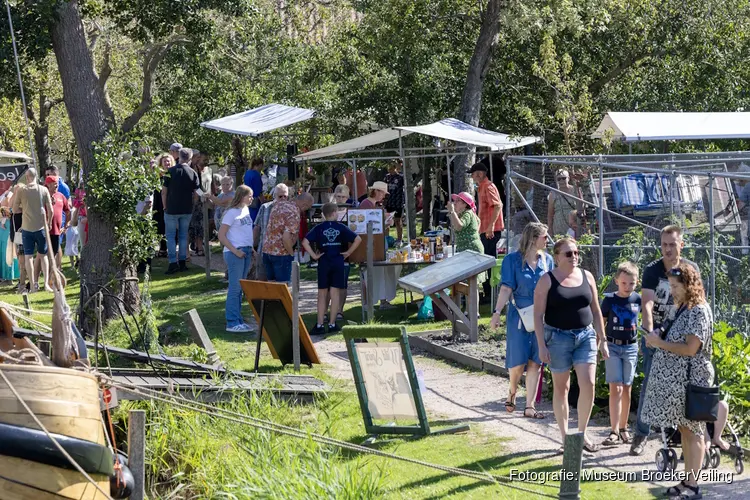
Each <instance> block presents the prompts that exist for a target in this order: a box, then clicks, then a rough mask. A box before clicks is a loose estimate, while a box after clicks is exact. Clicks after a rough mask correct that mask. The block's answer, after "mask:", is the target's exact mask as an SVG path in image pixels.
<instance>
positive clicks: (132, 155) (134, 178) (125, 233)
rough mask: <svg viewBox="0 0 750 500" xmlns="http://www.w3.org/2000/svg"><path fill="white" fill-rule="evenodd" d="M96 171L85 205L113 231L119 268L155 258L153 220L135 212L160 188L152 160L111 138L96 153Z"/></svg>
mask: <svg viewBox="0 0 750 500" xmlns="http://www.w3.org/2000/svg"><path fill="white" fill-rule="evenodd" d="M94 151H95V152H94V154H95V158H96V166H95V168H94V169H93V170H92V171H91V172H89V176H88V179H87V182H86V203H87V204H88V206H89V207H90V208H92V209H94V210H96V211H97V212H98V213H99V214H101V216H103V217H104V218H106V220H107V221H109V222H111V223H112V225H113V227H114V234H115V245H114V248H112V257H113V258H114V259H115V260H116V261H117V262H118V263H119V264H138V263H139V262H142V261H145V260H146V259H147V258H149V257H151V256H152V254H153V248H154V245H155V244H156V243H157V242H158V236H157V234H156V225H155V223H154V221H153V219H152V218H151V217H144V216H142V215H139V214H138V213H136V211H135V207H136V205H137V204H138V202H140V201H143V200H145V199H146V198H147V197H148V196H150V195H152V194H153V193H154V191H155V190H156V189H157V188H158V187H159V174H158V172H157V171H156V169H154V168H153V167H151V165H150V164H149V161H150V157H149V156H147V155H146V154H145V153H143V152H141V151H140V150H136V151H133V146H132V144H131V143H129V142H128V141H127V138H125V137H118V136H116V135H113V134H110V135H108V136H107V137H105V138H104V139H103V140H102V141H101V142H99V143H98V144H96V146H95V149H94Z"/></svg>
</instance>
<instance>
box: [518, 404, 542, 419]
mask: <svg viewBox="0 0 750 500" xmlns="http://www.w3.org/2000/svg"><path fill="white" fill-rule="evenodd" d="M529 410H531V411H532V412H533V413H532V414H531V415H529V414H528V413H527V412H528V411H529ZM523 416H524V417H526V418H533V419H534V420H542V419H543V418H545V416H544V415H542V414H541V413H539V412H538V411H536V408H534V407H533V406H527V407H526V409H524V410H523Z"/></svg>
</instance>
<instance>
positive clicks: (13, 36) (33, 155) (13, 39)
mask: <svg viewBox="0 0 750 500" xmlns="http://www.w3.org/2000/svg"><path fill="white" fill-rule="evenodd" d="M5 7H6V9H7V10H8V27H9V28H10V39H11V42H12V43H13V57H14V59H15V60H16V74H17V75H18V87H19V88H20V90H21V105H22V106H23V118H24V120H25V121H26V135H27V137H28V139H29V150H30V151H29V152H30V153H31V158H32V159H33V161H34V166H35V167H38V166H39V164H38V163H37V158H36V151H35V150H34V142H33V141H32V140H31V125H29V115H28V113H27V112H26V95H25V94H24V92H23V79H22V78H21V65H20V64H19V62H18V49H17V48H16V33H15V31H14V30H13V16H11V14H10V3H8V0H5ZM40 174H41V172H40Z"/></svg>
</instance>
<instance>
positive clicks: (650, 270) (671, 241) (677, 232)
mask: <svg viewBox="0 0 750 500" xmlns="http://www.w3.org/2000/svg"><path fill="white" fill-rule="evenodd" d="M684 246H685V242H684V241H683V239H682V230H681V229H680V227H679V226H667V227H665V228H664V229H662V230H661V254H662V258H661V259H659V260H655V261H653V262H652V263H650V264H649V265H647V266H646V269H644V271H643V287H642V289H641V296H642V311H643V322H642V323H643V328H644V329H645V330H646V331H649V332H650V331H653V330H655V329H657V328H660V327H661V326H662V324H664V321H665V320H667V319H669V318H670V317H671V316H672V314H673V311H674V299H673V298H672V292H671V290H670V288H669V278H668V277H667V273H668V272H669V271H670V270H671V269H673V268H675V267H677V266H678V265H679V264H680V263H681V262H686V263H688V264H690V265H691V266H693V267H694V268H695V269H696V270H698V265H697V264H696V263H695V262H691V261H689V260H687V259H683V258H682V257H680V254H681V253H682V248H683V247H684ZM645 337H646V336H645V335H643V336H642V338H641V352H642V353H643V375H644V377H643V384H642V385H641V393H640V396H639V397H638V420H637V422H636V426H635V437H634V438H633V444H632V445H631V447H630V454H631V455H641V454H643V451H644V449H645V445H646V439H648V436H649V434H650V433H651V429H650V427H649V426H648V425H647V424H646V423H645V422H643V420H642V418H641V408H642V407H643V400H644V399H645V397H646V385H647V384H648V374H649V372H650V371H651V358H652V356H653V354H654V349H653V348H650V347H646V342H645Z"/></svg>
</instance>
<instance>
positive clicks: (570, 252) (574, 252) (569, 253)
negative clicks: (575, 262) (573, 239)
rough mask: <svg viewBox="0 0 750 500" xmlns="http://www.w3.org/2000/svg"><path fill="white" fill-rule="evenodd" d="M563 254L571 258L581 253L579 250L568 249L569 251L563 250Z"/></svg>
mask: <svg viewBox="0 0 750 500" xmlns="http://www.w3.org/2000/svg"><path fill="white" fill-rule="evenodd" d="M562 255H564V256H565V257H567V258H568V259H570V258H572V257H573V256H576V257H578V255H579V254H578V250H568V251H567V252H562Z"/></svg>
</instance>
